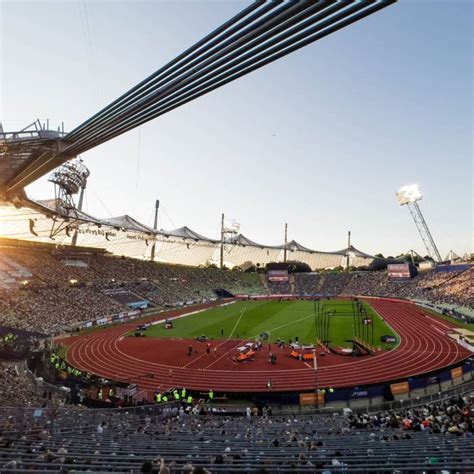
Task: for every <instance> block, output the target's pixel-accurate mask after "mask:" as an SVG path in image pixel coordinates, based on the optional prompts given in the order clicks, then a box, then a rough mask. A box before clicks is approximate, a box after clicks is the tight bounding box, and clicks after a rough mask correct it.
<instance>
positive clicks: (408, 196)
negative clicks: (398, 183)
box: [396, 184, 423, 206]
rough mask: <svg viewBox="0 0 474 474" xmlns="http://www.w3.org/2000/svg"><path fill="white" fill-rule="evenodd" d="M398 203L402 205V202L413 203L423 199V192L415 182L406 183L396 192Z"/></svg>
mask: <svg viewBox="0 0 474 474" xmlns="http://www.w3.org/2000/svg"><path fill="white" fill-rule="evenodd" d="M396 195H397V200H398V204H400V206H403V205H404V204H409V203H414V202H416V201H420V200H421V199H423V194H422V193H421V191H420V187H419V186H418V185H417V184H407V185H405V186H402V187H401V188H400V189H399V190H398V191H397V193H396Z"/></svg>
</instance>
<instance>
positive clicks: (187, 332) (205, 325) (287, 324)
mask: <svg viewBox="0 0 474 474" xmlns="http://www.w3.org/2000/svg"><path fill="white" fill-rule="evenodd" d="M363 305H364V307H365V310H366V311H367V314H368V315H371V316H372V320H373V326H374V328H373V330H374V345H375V346H383V347H385V348H388V347H391V346H390V345H387V344H382V343H381V342H380V337H381V336H382V335H392V336H395V337H396V334H395V333H394V332H393V331H392V329H391V328H390V326H388V325H387V324H386V323H385V322H384V321H383V320H382V318H380V316H379V315H378V314H377V313H376V312H375V311H374V310H373V309H372V308H371V307H370V306H369V305H368V304H366V303H365V302H364V303H363ZM320 311H321V312H325V313H330V314H331V317H330V324H329V340H330V341H331V345H332V346H334V347H352V344H351V342H350V341H351V340H352V339H353V338H354V336H355V335H354V319H353V312H352V306H351V303H350V301H347V300H328V301H325V300H322V301H321V303H320ZM315 312H316V309H315V303H314V302H313V301H305V300H293V301H252V300H249V301H237V302H235V303H232V304H229V305H226V306H219V307H216V308H213V309H208V310H205V311H202V312H199V313H197V314H191V315H189V316H185V317H181V318H179V319H175V320H173V328H172V329H166V328H165V324H164V323H160V324H155V325H153V326H150V327H149V328H148V329H147V330H146V331H143V334H144V335H145V336H147V337H160V338H162V337H169V338H183V339H191V338H196V337H198V336H206V337H207V338H209V339H250V340H253V339H255V338H256V337H258V336H259V335H260V334H262V333H268V335H269V342H275V341H276V340H277V339H281V340H284V341H285V342H289V340H290V339H291V340H292V341H295V339H296V338H298V340H299V342H300V343H303V344H313V343H314V342H315V340H316V328H315ZM395 344H396V343H395ZM395 344H392V346H393V345H395Z"/></svg>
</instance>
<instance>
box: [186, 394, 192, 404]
mask: <svg viewBox="0 0 474 474" xmlns="http://www.w3.org/2000/svg"><path fill="white" fill-rule="evenodd" d="M186 403H187V404H188V405H192V404H193V397H192V396H191V395H188V398H187V399H186Z"/></svg>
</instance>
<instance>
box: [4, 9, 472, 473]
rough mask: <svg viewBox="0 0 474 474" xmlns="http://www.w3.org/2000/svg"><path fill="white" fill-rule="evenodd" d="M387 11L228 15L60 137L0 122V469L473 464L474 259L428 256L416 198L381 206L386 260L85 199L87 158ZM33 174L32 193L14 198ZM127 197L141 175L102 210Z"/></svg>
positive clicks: (243, 469)
mask: <svg viewBox="0 0 474 474" xmlns="http://www.w3.org/2000/svg"><path fill="white" fill-rule="evenodd" d="M79 3H80V2H79ZM152 3H153V2H152ZM155 7H156V6H155V5H152V8H155ZM234 7H235V5H234ZM386 7H389V8H386ZM399 7H400V5H399V4H397V2H396V1H395V0H373V1H365V0H364V1H362V0H347V1H345V0H335V1H326V0H319V1H317V0H315V1H312V0H311V1H307V2H306V1H289V2H286V1H284V2H280V1H275V2H269V1H260V0H257V1H255V2H253V3H249V2H248V3H246V4H244V5H242V4H240V8H238V9H237V11H236V13H235V14H234V16H232V17H231V18H229V19H227V20H226V21H225V22H224V23H222V24H221V25H215V28H216V29H214V30H213V31H212V32H211V33H209V34H208V35H206V36H205V37H203V38H202V39H201V40H199V41H197V42H196V43H195V44H193V45H192V46H191V47H189V48H188V49H186V50H185V51H184V52H183V53H181V54H179V55H178V56H176V57H175V58H174V59H172V60H171V61H169V62H168V63H167V64H165V65H164V66H162V67H160V68H159V69H158V70H156V72H154V73H153V74H152V75H150V76H148V77H147V78H146V79H144V80H143V81H141V82H140V83H139V84H137V85H135V86H134V87H132V88H130V89H129V90H128V91H127V92H125V93H124V94H123V95H122V96H120V97H119V98H117V99H115V100H113V101H112V102H111V103H110V104H109V105H108V106H106V107H105V108H103V109H101V110H99V111H98V112H96V113H94V114H90V118H88V119H87V120H85V121H84V122H82V123H81V124H80V125H78V126H77V127H76V128H73V129H72V130H71V131H69V132H66V131H65V130H64V127H63V126H61V127H58V128H57V130H54V129H52V128H51V127H50V125H49V121H48V122H42V121H39V120H38V121H35V122H33V123H32V124H31V125H29V126H27V127H24V128H22V129H16V130H4V128H3V126H0V366H1V369H2V370H1V376H0V472H2V473H3V472H5V473H10V472H12V473H14V472H22V473H23V472H65V473H66V472H128V473H138V472H156V473H160V474H166V473H191V472H195V473H215V472H225V473H231V472H235V473H251V472H260V473H273V472H285V473H286V472H325V473H333V472H334V473H336V472H391V473H394V472H397V473H398V472H433V473H441V472H443V473H445V472H449V473H457V472H472V471H473V470H474V443H473V441H472V440H473V438H472V436H473V433H474V425H473V416H474V357H473V353H474V287H473V284H472V283H473V277H474V265H473V254H472V253H469V252H464V251H461V252H459V255H458V254H457V253H456V252H453V251H449V253H448V255H446V257H445V258H442V255H441V252H440V250H439V249H441V246H438V244H437V243H436V242H437V241H435V239H434V237H433V235H432V233H431V230H430V228H429V227H428V224H427V219H425V216H424V214H423V213H422V210H421V205H420V201H421V200H422V199H423V197H424V196H423V194H422V192H421V190H420V187H419V186H418V185H405V186H402V187H400V188H399V190H398V191H397V193H396V196H395V197H396V199H393V204H394V206H395V205H396V204H397V203H398V205H399V206H401V207H402V208H406V209H407V211H406V213H405V212H404V215H405V217H406V221H407V223H406V227H407V228H412V230H415V228H416V231H417V234H416V235H417V238H419V240H420V242H413V244H412V245H411V249H413V248H419V249H423V250H421V253H420V252H416V251H415V250H409V251H401V250H400V252H401V253H400V254H398V255H397V256H395V257H394V256H389V257H384V256H383V255H382V254H381V253H377V252H379V251H380V249H379V248H376V249H370V248H368V249H366V248H364V246H363V245H361V246H360V248H361V249H362V250H360V249H359V245H358V244H356V245H354V243H353V239H354V236H353V235H352V234H351V232H350V231H348V232H347V243H346V245H341V246H338V245H334V247H333V248H331V249H330V250H327V249H320V250H316V249H314V248H312V247H313V245H308V246H306V245H304V244H302V243H300V242H299V241H297V240H294V239H290V238H289V237H288V236H289V233H290V232H292V228H291V226H289V225H288V224H287V223H284V222H285V220H286V219H284V220H283V224H282V225H281V228H282V232H281V234H282V238H281V240H279V242H281V243H278V242H277V243H276V244H275V243H263V242H272V239H273V237H274V236H272V235H268V240H264V239H261V240H262V242H260V239H259V238H258V236H257V238H256V239H255V240H253V239H252V238H250V237H247V235H244V234H242V233H241V230H240V227H241V226H240V224H239V223H237V222H236V221H235V220H231V219H229V218H228V216H226V215H225V214H224V213H222V214H220V216H219V217H220V219H219V231H218V233H217V235H214V236H211V237H207V236H206V234H207V231H206V232H203V234H201V233H200V232H198V231H199V230H200V229H199V228H197V227H196V229H197V230H193V228H194V225H190V227H188V226H187V225H184V226H181V227H178V226H176V227H175V228H174V227H169V228H168V227H166V228H162V221H163V220H164V218H163V212H164V211H163V204H166V203H163V202H161V201H160V200H157V199H154V202H153V206H148V207H153V214H152V219H151V220H150V222H153V223H152V224H151V223H150V222H148V221H145V220H144V219H140V218H138V217H133V215H134V214H133V213H131V214H132V215H129V214H122V215H118V216H116V215H110V216H109V217H105V218H104V217H96V216H95V214H94V212H89V211H88V210H86V205H85V201H86V200H87V199H88V190H89V189H90V183H91V182H92V181H93V179H94V178H95V177H94V174H93V171H92V172H91V170H90V169H89V166H90V167H91V168H92V160H88V161H87V165H86V157H85V156H83V155H86V153H88V152H89V151H91V150H92V151H93V150H95V149H96V148H100V146H101V145H103V144H108V143H109V142H111V141H112V142H113V140H116V139H117V138H119V137H120V136H121V135H124V134H126V133H128V132H129V131H131V130H134V129H138V130H140V127H141V126H142V125H143V124H145V123H147V122H150V121H152V120H154V119H156V118H160V117H161V116H162V115H165V114H168V113H169V112H171V111H173V110H174V109H178V111H177V112H176V113H178V114H179V113H181V114H186V113H187V112H186V111H188V113H189V108H184V107H183V109H180V107H182V106H184V105H186V104H187V103H188V102H191V101H194V100H196V99H198V98H199V97H201V96H204V95H205V96H206V97H207V94H210V96H211V97H212V94H216V93H217V92H213V91H214V90H215V89H219V88H220V87H222V86H226V87H230V86H227V84H229V83H231V82H233V81H235V80H238V79H240V78H242V77H244V76H247V75H249V76H248V80H250V81H251V80H252V78H253V77H254V76H253V75H252V74H251V73H253V72H254V71H256V70H258V69H261V68H262V70H263V71H267V69H266V66H267V65H269V64H270V63H273V62H277V63H278V64H279V63H280V62H283V63H284V62H285V61H288V60H290V58H291V57H292V56H293V53H294V52H296V51H299V50H302V49H304V50H305V51H306V50H309V49H311V48H316V47H318V46H319V44H320V41H319V40H323V39H324V38H326V37H328V36H329V37H330V38H332V37H333V36H335V37H337V36H338V35H341V34H343V32H345V31H346V29H350V28H351V25H354V26H355V25H357V27H359V28H362V29H363V28H364V25H365V22H367V21H369V20H370V21H372V22H373V23H372V25H374V24H376V23H377V21H379V19H380V18H382V17H383V16H384V15H385V16H387V17H390V15H391V13H392V10H393V9H397V8H399ZM88 8H89V7H88V6H87V4H86V2H85V1H84V2H83V3H82V4H80V6H79V9H80V11H81V12H82V13H81V15H82V14H83V15H85V16H84V17H81V18H82V19H83V20H84V28H85V32H86V35H85V37H86V45H87V48H88V54H91V55H92V56H93V52H94V51H93V44H92V40H91V38H92V36H91V29H90V23H89V17H88V16H87V15H88V13H87V12H88ZM183 8H184V7H183ZM186 8H188V7H186ZM130 11H131V10H130ZM359 24H360V26H359ZM144 28H145V26H144ZM358 31H359V32H358V33H357V31H356V32H355V33H354V38H357V35H361V34H362V33H361V30H358ZM354 41H355V39H354ZM313 43H316V45H314V44H313ZM321 43H322V41H321ZM329 47H330V46H329ZM92 56H91V57H90V58H89V59H91V58H92V59H91V61H92V62H91V63H90V64H89V65H90V66H91V64H93V57H92ZM287 56H288V58H287ZM155 67H156V65H155ZM352 67H355V66H354V65H352ZM91 68H92V69H93V67H92V66H91ZM268 74H269V75H270V73H268ZM270 77H271V76H270ZM226 87H224V89H225V88H226ZM32 112H33V111H32ZM160 120H161V118H160ZM203 120H204V119H203ZM158 121H159V120H158ZM138 133H139V135H138V136H139V137H140V133H141V132H140V131H139V132H138ZM354 146H356V145H354ZM86 156H87V155H86ZM138 164H139V163H138ZM132 166H133V165H132ZM264 166H265V167H269V168H270V167H271V166H272V163H270V162H268V163H265V164H264ZM177 169H178V168H177ZM177 169H176V176H167V179H169V180H174V179H177V176H178V174H179V172H178V171H177ZM114 172H116V173H117V174H118V173H119V172H120V171H119V170H118V166H117V169H116V170H109V174H108V176H109V179H110V180H113V174H114ZM193 172H194V171H193ZM246 172H247V170H246ZM126 173H130V171H129V170H128V169H127V170H126ZM195 173H196V174H199V173H202V174H205V173H206V171H205V170H204V169H201V170H198V169H196V171H195ZM150 174H151V173H150ZM250 174H251V173H249V175H250ZM137 176H138V174H137ZM336 176H338V175H336ZM197 179H198V176H196V180H197ZM249 179H251V178H249ZM337 179H340V176H338V178H337ZM41 180H43V181H46V182H47V183H48V186H49V188H48V189H49V190H50V191H51V196H50V197H49V198H48V199H35V198H33V197H32V196H31V195H30V191H29V190H30V188H29V186H31V185H34V184H36V183H37V182H39V181H41ZM335 182H338V181H337V180H335ZM103 184H104V186H105V185H106V184H108V183H103ZM265 185H266V186H267V185H268V183H265ZM213 186H217V185H216V184H215V183H213ZM210 187H212V186H210ZM299 188H300V186H299V183H298V185H297V186H296V191H295V190H292V191H294V192H292V199H293V200H295V201H298V200H300V199H302V198H301V195H300V194H299V192H298V191H299ZM367 188H369V185H367ZM53 190H54V197H53V196H52V193H53ZM140 191H141V190H140V189H139V187H138V178H137V188H136V190H135V191H134V190H133V187H132V186H130V187H129V189H126V190H125V192H124V190H120V191H119V190H117V193H118V194H117V199H119V197H118V195H119V194H120V193H123V194H127V193H129V194H133V193H134V192H135V193H136V194H139V193H140ZM240 191H241V192H238V193H235V194H236V198H235V199H236V200H237V201H238V200H240V199H244V198H245V196H244V194H245V193H244V187H242V190H240ZM273 192H274V193H275V194H276V195H279V194H281V193H282V191H281V190H280V189H275V190H274V191H273ZM340 192H341V193H342V191H340ZM203 196H204V189H203ZM256 196H258V193H256V194H255V197H254V199H255V200H257V197H256ZM341 196H342V194H341ZM362 196H363V194H362V193H361V196H360V197H358V198H357V199H358V200H363V199H364V197H362ZM140 199H141V198H140ZM195 199H196V200H199V199H201V197H200V196H199V197H195ZM202 199H203V202H205V200H204V197H202ZM337 199H339V196H337V197H336V200H337ZM429 199H430V196H429V195H428V197H427V200H429ZM185 203H186V201H185V199H184V198H183V204H182V207H183V208H185V207H186V204H185ZM226 204H227V205H228V206H229V207H231V205H232V202H229V203H226ZM271 205H272V204H270V205H269V207H268V209H269V211H268V212H269V215H271V209H272V207H271ZM275 206H276V207H278V204H275ZM408 211H409V212H408ZM125 212H127V211H126V210H125ZM206 212H207V211H206V209H204V211H203V213H206ZM302 213H303V211H302ZM230 214H231V215H232V213H230ZM251 214H252V210H251V209H249V210H248V216H249V219H250V216H251ZM325 214H326V211H325V209H324V208H323V209H322V210H318V217H317V220H318V223H323V225H322V227H323V228H324V231H325V232H326V233H328V234H330V233H331V226H330V224H329V223H330V222H332V221H331V219H332V216H331V217H330V216H326V215H325ZM160 216H161V217H160ZM244 217H245V216H244ZM290 217H295V216H290ZM430 217H431V216H430ZM312 218H313V216H312V214H311V215H310V214H308V220H310V219H312ZM409 218H411V219H412V220H413V222H410V221H408V219H409ZM335 219H339V216H336V217H335ZM341 219H342V217H341ZM217 220H218V219H216V221H217ZM170 221H171V219H170ZM262 221H265V218H264V217H263V216H262ZM288 221H289V220H288ZM326 221H327V223H328V224H327V225H326ZM372 221H373V222H374V223H375V224H376V223H377V216H375V217H374V218H372ZM171 222H172V221H171ZM438 222H439V221H438ZM413 223H414V224H415V226H413ZM265 225H266V224H265ZM263 228H265V227H264V226H263ZM374 229H375V231H376V232H379V231H380V229H378V227H377V225H374ZM398 231H399V229H398V228H397V232H398ZM367 232H368V233H369V231H367ZM402 233H403V232H402V231H401V230H400V234H402ZM446 233H448V232H446ZM249 235H252V233H250V232H249ZM305 235H307V236H308V235H310V233H306V234H305ZM331 238H334V240H331V241H333V242H336V241H337V239H336V236H331ZM345 238H346V234H345V237H344V240H345ZM298 240H299V239H298ZM304 240H305V239H301V242H304ZM274 241H275V240H274V239H273V242H274ZM418 246H419V247H418ZM314 247H316V245H314ZM316 248H318V247H316ZM425 252H426V255H425V256H423V255H422V254H424V253H425Z"/></svg>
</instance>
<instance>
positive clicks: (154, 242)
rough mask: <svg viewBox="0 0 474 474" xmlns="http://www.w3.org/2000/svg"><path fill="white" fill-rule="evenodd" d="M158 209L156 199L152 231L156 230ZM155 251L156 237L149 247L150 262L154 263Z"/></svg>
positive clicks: (158, 205)
mask: <svg viewBox="0 0 474 474" xmlns="http://www.w3.org/2000/svg"><path fill="white" fill-rule="evenodd" d="M159 208H160V200H159V199H157V200H156V202H155V220H154V222H153V230H158V209H159ZM155 249H156V236H155V240H154V241H153V246H152V247H151V261H152V262H154V261H155Z"/></svg>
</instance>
